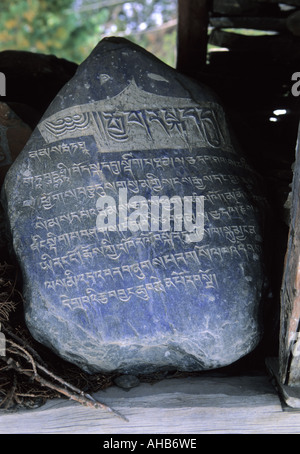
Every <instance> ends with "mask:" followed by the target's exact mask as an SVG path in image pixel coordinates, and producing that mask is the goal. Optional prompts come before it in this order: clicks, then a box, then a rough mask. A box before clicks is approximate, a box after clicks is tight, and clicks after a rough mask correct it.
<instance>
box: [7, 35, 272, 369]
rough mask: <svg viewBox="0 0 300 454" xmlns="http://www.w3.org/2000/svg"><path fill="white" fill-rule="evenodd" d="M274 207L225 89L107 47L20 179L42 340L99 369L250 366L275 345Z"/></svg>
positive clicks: (24, 156) (11, 194) (26, 156)
mask: <svg viewBox="0 0 300 454" xmlns="http://www.w3.org/2000/svg"><path fill="white" fill-rule="evenodd" d="M155 197H156V199H155ZM158 197H159V198H160V202H163V201H164V203H165V204H166V205H164V211H163V208H162V206H160V210H161V211H160V213H161V214H160V215H159V221H160V222H159V223H157V219H158V218H157V212H156V207H157V206H158V205H156V203H157V201H158V199H157V198H158ZM163 197H164V199H163ZM172 197H176V198H173V199H171V198H172ZM261 200H262V199H261V195H260V193H259V186H258V181H257V178H256V175H255V174H254V172H253V171H252V170H251V168H250V167H249V166H248V165H247V163H246V161H245V159H244V157H243V156H242V155H241V154H239V153H238V152H237V151H236V150H235V149H234V147H233V144H232V139H231V136H230V133H229V130H228V127H227V124H226V118H225V114H224V112H223V109H222V107H221V106H220V105H219V103H218V101H217V100H216V98H215V96H214V95H213V94H212V93H211V92H210V90H208V89H207V88H206V87H203V86H201V85H198V84H196V83H195V82H193V81H191V80H189V79H187V78H186V77H184V76H182V75H180V74H179V73H177V72H176V71H175V70H173V69H171V68H169V67H168V66H166V65H164V64H163V63H161V62H160V61H158V60H157V59H156V58H155V57H153V56H152V55H150V54H148V53H147V52H146V51H144V50H142V49H141V48H139V47H138V46H136V45H133V44H131V43H129V42H128V41H126V40H122V39H113V38H111V39H105V40H103V41H101V42H100V43H99V45H98V46H97V47H96V48H95V50H94V51H93V52H92V54H91V55H90V56H89V57H88V59H87V60H86V61H85V62H83V63H82V64H81V65H80V67H79V68H78V70H77V72H76V74H75V76H74V77H73V78H72V79H71V80H70V82H68V83H67V84H66V85H65V86H64V87H63V89H62V90H61V91H60V92H59V94H58V95H57V96H56V98H55V99H54V101H53V102H52V104H51V105H50V106H49V108H48V109H47V111H46V113H45V115H44V116H43V118H42V119H41V121H40V122H39V125H38V127H37V128H36V129H35V131H34V132H33V134H32V136H31V139H30V141H29V142H28V144H27V146H26V147H25V149H24V150H23V151H22V153H21V155H20V156H19V158H18V159H17V161H16V162H15V163H14V164H13V166H12V167H11V169H10V170H9V172H8V174H7V177H6V180H5V185H4V192H3V201H4V205H5V207H6V210H7V214H8V218H9V223H10V230H11V233H12V238H13V245H14V250H15V252H16V255H17V257H18V259H19V262H20V266H21V268H22V272H23V279H24V297H25V302H26V307H25V312H26V322H27V325H28V327H29V329H30V331H31V333H32V334H33V336H34V337H35V338H36V339H37V340H39V341H40V342H41V343H43V344H45V345H47V346H48V347H50V348H52V349H53V350H54V351H55V352H57V353H58V354H59V355H61V356H62V357H63V358H65V359H67V360H68V361H71V362H74V363H75V364H77V365H79V366H80V367H82V368H83V369H85V370H87V371H90V372H96V371H104V372H108V371H119V372H122V373H126V374H130V373H132V374H136V373H146V372H147V373H149V372H152V371H157V370H159V369H180V370H202V369H209V368H216V367H220V366H224V365H227V364H230V363H232V362H234V361H236V360H237V359H239V358H240V357H242V356H244V355H245V354H247V353H248V352H250V351H251V350H253V348H254V347H255V346H256V345H257V344H258V342H259V340H260V338H261V323H260V309H261V298H262V291H263V285H264V267H263V256H262V229H261V216H260V208H259V207H260V204H261ZM168 201H169V202H170V209H171V211H168V207H167V203H168ZM173 202H176V203H175V204H174V210H172V206H173ZM203 203H204V205H203ZM161 205H163V204H162V203H161ZM189 207H190V208H191V207H192V211H189ZM152 209H153V211H152ZM176 210H177V211H176ZM155 213H156V214H155ZM191 213H192V215H191V216H187V215H188V214H189V215H190V214H191ZM173 215H174V216H173ZM169 216H170V217H169ZM172 216H173V217H172ZM169 219H170V224H169V225H168V220H169ZM203 226H204V231H202V227H203Z"/></svg>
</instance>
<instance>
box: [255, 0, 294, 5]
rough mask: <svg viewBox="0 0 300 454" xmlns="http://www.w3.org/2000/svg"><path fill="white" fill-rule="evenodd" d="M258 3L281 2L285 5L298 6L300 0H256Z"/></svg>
mask: <svg viewBox="0 0 300 454" xmlns="http://www.w3.org/2000/svg"><path fill="white" fill-rule="evenodd" d="M256 1H257V2H258V3H277V4H278V3H283V4H285V5H291V6H300V0H284V1H282V0H256Z"/></svg>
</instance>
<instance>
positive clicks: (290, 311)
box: [279, 125, 300, 386]
mask: <svg viewBox="0 0 300 454" xmlns="http://www.w3.org/2000/svg"><path fill="white" fill-rule="evenodd" d="M290 218H291V221H290V231H289V237H288V245H287V252H286V257H285V266H284V274H283V282H282V289H281V317H280V319H281V320H280V324H281V327H280V350H279V363H280V370H279V373H280V378H281V381H282V383H283V384H286V385H290V386H300V332H299V331H300V125H299V133H298V142H297V150H296V161H295V164H294V176H293V183H292V200H291V215H290Z"/></svg>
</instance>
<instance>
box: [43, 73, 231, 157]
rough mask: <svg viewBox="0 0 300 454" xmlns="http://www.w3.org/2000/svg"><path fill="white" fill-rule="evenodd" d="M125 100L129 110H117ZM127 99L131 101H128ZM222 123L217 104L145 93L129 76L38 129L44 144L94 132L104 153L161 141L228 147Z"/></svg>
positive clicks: (146, 147) (153, 145)
mask: <svg viewBox="0 0 300 454" xmlns="http://www.w3.org/2000/svg"><path fill="white" fill-rule="evenodd" d="M156 98H157V99H156ZM125 99H126V106H127V110H124V111H121V110H120V108H119V106H122V105H124V102H123V101H124V100H125ZM149 99H151V105H149ZM130 100H134V101H131V102H133V105H132V106H130ZM142 101H143V102H142ZM156 101H157V102H159V103H158V104H156ZM155 105H159V106H163V107H160V108H156V107H153V106H155ZM174 105H176V106H178V107H173V106H174ZM140 106H144V107H143V108H142V109H141V107H140ZM74 112H76V113H74ZM224 126H225V121H224V113H223V111H222V109H221V107H220V106H219V105H218V104H216V103H211V102H207V103H202V104H201V105H199V104H197V103H195V102H193V101H191V100H189V99H188V98H173V97H167V96H160V95H153V94H152V93H151V97H149V93H146V92H144V91H143V90H141V89H139V88H138V87H137V85H136V84H135V82H134V81H132V82H131V84H130V85H129V86H128V87H127V88H126V89H125V90H123V92H121V93H119V94H118V95H117V96H115V97H113V98H110V99H105V100H100V101H96V102H93V103H88V104H82V105H78V106H75V107H72V108H68V109H64V110H63V111H61V112H60V113H59V114H54V115H52V116H50V117H49V118H47V119H45V120H44V121H42V122H41V123H40V124H39V126H38V128H39V130H40V133H41V134H42V136H43V138H44V139H45V141H46V142H47V143H51V142H54V141H56V140H60V139H66V138H68V139H70V138H72V139H73V138H78V137H82V136H83V135H92V136H94V139H95V142H96V144H97V146H98V151H100V152H101V153H103V152H114V151H115V152H120V151H127V150H128V148H129V146H130V149H136V150H141V151H142V150H152V149H155V148H160V145H161V143H162V142H163V143H164V148H166V149H169V148H171V149H177V148H183V147H184V148H186V147H187V148H193V147H207V146H208V147H213V148H228V149H231V145H230V141H229V140H228V137H227V134H226V132H225V127H224Z"/></svg>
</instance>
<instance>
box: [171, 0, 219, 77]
mask: <svg viewBox="0 0 300 454" xmlns="http://www.w3.org/2000/svg"><path fill="white" fill-rule="evenodd" d="M210 3H211V0H178V26H177V40H178V42H177V65H176V66H177V70H178V71H180V72H181V73H183V74H186V75H188V76H191V77H195V76H196V75H197V73H199V71H201V69H202V68H203V66H205V64H206V54H207V40H208V37H207V27H208V13H209V8H210Z"/></svg>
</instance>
